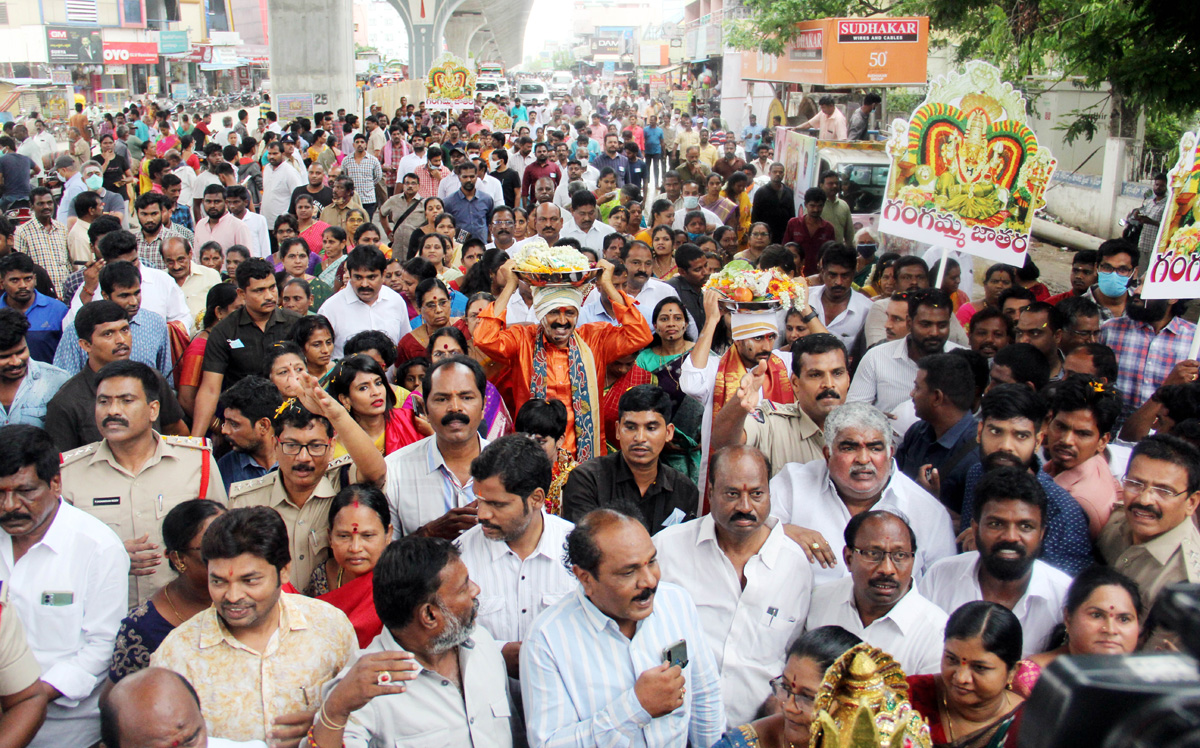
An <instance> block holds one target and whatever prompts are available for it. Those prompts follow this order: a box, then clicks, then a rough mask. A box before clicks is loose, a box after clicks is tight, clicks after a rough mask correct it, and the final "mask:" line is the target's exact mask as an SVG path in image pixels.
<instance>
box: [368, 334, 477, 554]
mask: <svg viewBox="0 0 1200 748" xmlns="http://www.w3.org/2000/svg"><path fill="white" fill-rule="evenodd" d="M486 386H487V380H486V378H485V377H484V373H483V368H482V367H481V366H480V365H479V364H478V362H476V361H475V360H474V359H471V358H468V357H466V356H451V357H450V358H445V359H442V360H441V361H438V363H437V364H435V365H434V366H433V367H431V368H430V369H429V370H428V371H426V372H425V379H424V381H423V383H422V386H421V390H422V392H424V393H425V409H426V411H427V414H428V415H427V418H428V419H429V425H430V427H431V428H432V429H433V435H432V436H427V437H425V438H424V439H422V440H421V441H419V442H415V443H413V444H409V445H408V446H406V447H404V448H402V449H398V450H396V451H395V452H392V453H391V454H390V455H388V456H387V458H386V462H387V470H388V472H387V482H386V484H385V486H384V493H385V494H386V495H387V499H388V505H389V506H391V508H392V536H393V537H394V538H400V537H403V536H405V535H412V534H414V533H416V534H421V535H426V536H430V537H435V538H446V539H447V540H454V539H455V538H457V537H458V536H459V535H460V534H462V533H463V531H465V530H467V529H469V528H471V527H474V526H475V522H476V502H475V481H474V480H473V479H472V477H471V462H472V460H474V459H475V458H476V457H478V456H479V454H480V452H482V451H483V448H484V447H486V446H487V440H486V439H484V438H483V437H481V436H480V435H479V423H480V421H482V420H483V396H484V389H485V388H486Z"/></svg>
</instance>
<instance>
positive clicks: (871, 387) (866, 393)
mask: <svg viewBox="0 0 1200 748" xmlns="http://www.w3.org/2000/svg"><path fill="white" fill-rule="evenodd" d="M953 309H954V307H953V304H952V303H951V301H950V297H949V296H947V295H946V293H945V292H944V291H942V290H940V289H937V288H923V289H921V290H919V291H915V292H913V293H911V294H909V296H908V335H905V336H904V337H903V338H901V339H900V340H894V341H892V342H890V343H883V344H882V345H877V346H875V347H874V348H872V349H871V350H869V351H867V353H866V355H864V356H863V357H862V361H861V363H859V365H858V371H857V372H855V374H854V381H853V382H852V383H851V384H850V392H849V394H848V395H847V399H848V400H849V402H866V403H870V404H871V405H874V406H875V407H877V408H879V409H880V410H882V411H883V412H885V413H893V412H894V411H896V409H897V407H898V406H900V405H901V403H904V402H905V401H906V400H908V399H909V395H910V393H912V388H913V385H914V384H915V383H916V380H917V362H918V361H920V360H921V359H922V358H923V357H925V356H928V355H930V354H934V353H945V352H947V351H950V350H953V349H955V348H961V347H962V346H960V345H958V344H957V343H951V342H948V341H947V338H948V337H949V335H950V322H951V319H952V312H953Z"/></svg>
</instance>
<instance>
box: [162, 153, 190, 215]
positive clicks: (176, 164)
mask: <svg viewBox="0 0 1200 748" xmlns="http://www.w3.org/2000/svg"><path fill="white" fill-rule="evenodd" d="M166 158H167V164H168V166H169V167H170V169H171V173H172V174H174V175H175V176H177V177H179V204H180V205H183V206H185V207H186V208H187V209H188V210H191V209H192V206H193V205H194V204H195V203H194V202H193V201H194V200H195V195H196V191H195V186H196V171H195V170H194V169H193V168H192V167H191V166H189V165H188V163H187V162H186V161H184V160H183V157H182V156H181V155H180V153H179V151H176V150H170V151H167V157H166ZM169 212H170V211H168V213H169Z"/></svg>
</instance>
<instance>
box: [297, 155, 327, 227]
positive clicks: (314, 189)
mask: <svg viewBox="0 0 1200 748" xmlns="http://www.w3.org/2000/svg"><path fill="white" fill-rule="evenodd" d="M301 195H308V196H309V197H310V198H312V201H313V215H314V216H319V215H321V211H322V210H323V209H324V208H325V206H326V205H332V204H333V188H332V187H330V186H329V185H328V184H327V183H326V181H325V167H324V166H321V164H320V163H319V162H317V161H314V162H312V163H311V164H309V167H308V184H305V185H301V186H300V187H297V188H296V189H294V190H292V201H291V203H289V204H288V213H291V214H292V215H296V198H298V197H300V196H301Z"/></svg>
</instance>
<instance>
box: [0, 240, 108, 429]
mask: <svg viewBox="0 0 1200 748" xmlns="http://www.w3.org/2000/svg"><path fill="white" fill-rule="evenodd" d="M89 251H90V250H89ZM37 271H38V266H37V265H35V264H34V262H33V260H31V259H29V255H26V254H21V253H20V252H10V253H9V254H7V255H4V256H3V257H0V288H2V289H3V291H4V293H3V294H2V295H0V308H7V309H11V310H12V311H14V312H17V313H18V314H20V315H21V316H23V317H24V318H25V320H26V327H27V328H28V330H27V331H26V333H25V339H26V341H27V342H28V344H29V356H30V357H32V358H33V359H34V360H35V361H41V362H44V363H47V364H48V363H50V362H52V361H53V360H54V351H55V349H56V348H57V347H58V341H59V340H60V339H61V338H62V322H63V318H64V317H66V316H67V305H66V304H64V303H62V302H61V301H59V300H58V299H56V298H54V297H53V296H47V295H45V294H43V293H42V292H40V291H38V290H37V283H38V276H37ZM8 347H11V346H7V347H6V348H8ZM34 425H35V426H37V425H40V424H34Z"/></svg>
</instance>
